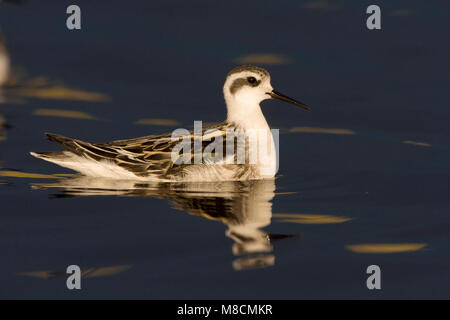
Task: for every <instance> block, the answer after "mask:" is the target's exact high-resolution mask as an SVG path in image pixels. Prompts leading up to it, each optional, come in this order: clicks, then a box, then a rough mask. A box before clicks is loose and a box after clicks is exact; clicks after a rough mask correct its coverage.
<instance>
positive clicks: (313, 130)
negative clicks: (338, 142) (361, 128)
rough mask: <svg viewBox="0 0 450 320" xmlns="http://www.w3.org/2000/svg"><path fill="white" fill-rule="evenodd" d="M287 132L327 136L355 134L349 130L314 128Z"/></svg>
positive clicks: (302, 128) (294, 129)
mask: <svg viewBox="0 0 450 320" xmlns="http://www.w3.org/2000/svg"><path fill="white" fill-rule="evenodd" d="M289 132H303V133H327V134H356V132H355V131H353V130H350V129H339V128H315V127H293V128H291V129H289Z"/></svg>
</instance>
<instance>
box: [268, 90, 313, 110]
mask: <svg viewBox="0 0 450 320" xmlns="http://www.w3.org/2000/svg"><path fill="white" fill-rule="evenodd" d="M267 94H268V95H269V96H271V97H272V98H274V99H278V100H281V101H286V102H289V103H292V104H295V105H296V106H299V107H300V108H303V109H305V110H308V111H309V107H308V106H307V105H306V104H304V103H302V102H300V101H297V100H294V99H292V98H289V97H288V96H285V95H284V94H282V93H280V92H278V91H275V90H273V91H272V92H267Z"/></svg>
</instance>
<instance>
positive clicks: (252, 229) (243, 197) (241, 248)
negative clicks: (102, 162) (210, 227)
mask: <svg viewBox="0 0 450 320" xmlns="http://www.w3.org/2000/svg"><path fill="white" fill-rule="evenodd" d="M33 188H35V189H48V188H59V189H61V192H59V193H57V194H55V195H54V196H56V197H73V196H101V195H103V196H134V197H152V198H159V199H167V200H168V201H169V203H170V204H171V205H172V207H173V208H175V209H178V210H183V211H186V212H188V213H189V214H193V215H198V216H202V217H204V218H207V219H210V220H216V221H221V222H222V223H224V224H225V225H226V226H227V227H228V229H227V230H226V233H225V234H226V236H227V237H229V238H230V239H232V240H233V245H232V253H233V255H235V256H236V259H234V261H233V263H232V265H233V268H234V269H235V270H242V269H253V268H263V267H269V266H272V265H274V264H275V255H274V254H273V247H272V243H271V242H272V241H273V240H276V239H281V238H285V237H289V236H285V235H269V234H268V233H267V232H265V231H264V230H262V228H264V227H266V226H268V225H269V224H270V222H271V217H272V202H271V201H272V199H273V198H274V196H275V181H274V180H254V181H239V182H231V181H230V182H201V183H142V182H135V181H128V180H125V181H122V180H109V179H99V178H89V177H86V176H74V177H70V178H63V179H61V180H59V181H58V182H56V183H39V184H33Z"/></svg>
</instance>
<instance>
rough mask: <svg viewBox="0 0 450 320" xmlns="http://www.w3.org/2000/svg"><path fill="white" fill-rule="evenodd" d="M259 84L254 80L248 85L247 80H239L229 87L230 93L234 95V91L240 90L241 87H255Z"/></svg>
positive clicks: (259, 81) (258, 81)
mask: <svg viewBox="0 0 450 320" xmlns="http://www.w3.org/2000/svg"><path fill="white" fill-rule="evenodd" d="M260 83H261V80H256V81H255V82H254V83H249V82H248V78H239V79H236V80H234V81H233V83H232V84H231V86H230V92H231V94H235V93H236V91H238V90H239V89H241V88H242V87H243V86H249V87H257V86H258V85H259V84H260Z"/></svg>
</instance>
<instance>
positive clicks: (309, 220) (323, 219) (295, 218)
mask: <svg viewBox="0 0 450 320" xmlns="http://www.w3.org/2000/svg"><path fill="white" fill-rule="evenodd" d="M272 216H273V217H274V218H279V219H280V221H281V222H290V223H300V224H332V223H343V222H347V221H350V220H352V218H347V217H338V216H332V215H323V214H300V213H274V214H273V215H272Z"/></svg>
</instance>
